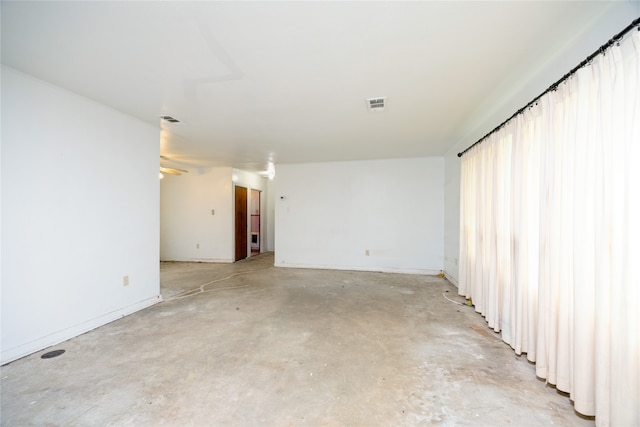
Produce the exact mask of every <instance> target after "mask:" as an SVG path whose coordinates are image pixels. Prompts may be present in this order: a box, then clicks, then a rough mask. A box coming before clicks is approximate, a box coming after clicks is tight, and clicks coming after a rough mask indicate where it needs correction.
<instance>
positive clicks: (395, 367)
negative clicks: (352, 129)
mask: <svg viewBox="0 0 640 427" xmlns="http://www.w3.org/2000/svg"><path fill="white" fill-rule="evenodd" d="M161 286H162V294H163V296H164V298H165V302H163V303H160V304H158V305H156V306H153V307H151V308H149V309H146V310H143V311H141V312H138V313H136V314H133V315H131V316H128V317H125V318H123V319H120V320H118V321H115V322H113V323H110V324H108V325H105V326H103V327H101V328H98V329H96V330H94V331H92V332H89V333H86V334H84V335H81V336H79V337H76V338H74V339H71V340H69V341H66V342H64V343H62V344H60V345H57V346H54V347H52V348H50V349H47V350H44V351H42V352H39V353H36V354H33V355H31V356H28V357H25V358H23V359H20V360H17V361H15V362H13V363H10V364H8V365H6V366H3V367H2V368H1V379H2V384H1V385H2V391H1V393H2V394H1V396H2V402H1V410H2V411H1V413H0V417H1V422H2V425H3V426H29V425H50V426H67V425H74V426H89V425H91V426H93V425H113V426H188V425H192V426H413V425H416V426H418V425H431V424H439V425H450V426H454V425H455V426H460V425H474V426H478V425H487V426H496V425H514V426H548V425H562V426H590V425H593V421H592V420H588V419H583V418H581V417H579V416H578V415H576V414H575V412H574V410H573V407H572V405H571V402H570V400H569V398H568V397H567V396H566V395H564V394H561V393H558V392H557V391H556V390H555V389H553V388H552V387H549V386H547V385H545V383H544V382H542V381H540V380H537V379H536V378H535V374H534V367H533V365H531V364H530V363H528V362H527V361H526V359H525V358H524V357H518V356H516V355H515V354H514V353H513V351H512V350H511V349H510V348H509V347H508V346H507V345H506V344H504V343H503V342H502V341H501V339H500V337H499V336H498V335H497V334H495V333H493V332H492V331H491V330H489V329H488V328H487V327H486V323H485V321H484V319H483V318H482V317H481V316H480V315H478V314H477V313H475V312H474V311H473V309H472V308H470V307H466V306H460V305H456V304H455V303H453V302H450V301H449V300H447V299H446V298H445V296H446V297H448V298H449V299H451V300H454V301H460V302H461V301H462V298H460V297H458V296H457V295H456V289H455V288H454V287H453V286H452V285H451V284H450V283H449V282H447V281H446V280H444V279H440V278H438V277H433V276H419V275H404V274H384V273H372V272H353V271H331V270H305V269H284V268H275V267H273V256H272V254H263V255H260V256H257V257H253V258H251V259H249V260H246V261H243V262H239V263H236V264H198V263H162V266H161ZM81 303H82V301H78V304H81ZM55 349H64V350H66V352H65V353H64V354H62V355H60V356H58V357H55V358H51V359H42V358H41V357H40V356H41V355H42V354H44V353H46V352H47V351H50V350H55Z"/></svg>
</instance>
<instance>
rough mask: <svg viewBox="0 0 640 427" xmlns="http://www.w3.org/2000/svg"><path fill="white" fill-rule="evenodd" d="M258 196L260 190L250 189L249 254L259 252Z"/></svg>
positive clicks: (259, 195) (260, 239)
mask: <svg viewBox="0 0 640 427" xmlns="http://www.w3.org/2000/svg"><path fill="white" fill-rule="evenodd" d="M260 197H261V191H259V190H253V189H252V190H251V210H250V213H251V224H250V225H251V231H250V233H251V256H253V255H258V254H259V253H260V242H261V241H262V238H261V233H260Z"/></svg>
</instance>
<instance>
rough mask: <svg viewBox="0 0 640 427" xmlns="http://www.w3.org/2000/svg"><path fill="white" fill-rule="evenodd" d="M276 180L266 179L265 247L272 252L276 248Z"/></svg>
mask: <svg viewBox="0 0 640 427" xmlns="http://www.w3.org/2000/svg"><path fill="white" fill-rule="evenodd" d="M275 183H276V181H275V180H267V206H266V212H267V238H266V245H267V246H266V249H267V251H269V252H273V251H275V250H276V239H275V235H276V229H275V218H276V204H275V200H276V197H275V196H276V184H275Z"/></svg>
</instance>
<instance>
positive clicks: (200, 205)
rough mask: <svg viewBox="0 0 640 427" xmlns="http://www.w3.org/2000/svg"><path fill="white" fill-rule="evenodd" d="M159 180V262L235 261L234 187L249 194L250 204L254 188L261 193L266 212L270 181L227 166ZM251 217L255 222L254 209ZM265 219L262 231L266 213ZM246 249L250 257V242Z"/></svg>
mask: <svg viewBox="0 0 640 427" xmlns="http://www.w3.org/2000/svg"><path fill="white" fill-rule="evenodd" d="M232 179H235V183H234V181H233V180H232ZM160 181H161V182H160V259H161V260H162V261H192V262H234V258H235V257H234V255H235V252H234V245H235V239H234V209H235V206H234V191H233V189H234V185H240V186H242V187H246V188H247V189H248V190H249V191H248V202H249V204H250V203H251V199H250V194H251V191H250V190H251V189H255V190H260V191H262V200H261V211H264V210H265V209H266V203H267V197H268V192H267V191H266V189H267V185H266V182H265V181H266V180H265V179H264V178H263V177H261V176H260V175H258V174H255V173H251V172H246V171H243V170H239V169H233V168H229V167H224V168H207V169H189V173H186V174H183V175H180V176H172V175H166V176H165V177H164V178H163V179H162V180H160ZM212 210H213V211H214V212H213V214H212ZM247 215H248V216H247V223H248V224H250V221H251V217H250V210H249V209H248V210H247ZM260 219H261V226H260V228H261V229H262V230H264V229H265V228H266V227H267V226H268V222H267V221H268V218H267V216H266V215H265V216H264V217H261V218H260ZM247 250H248V253H251V244H250V241H247ZM264 250H266V248H264V247H261V251H264Z"/></svg>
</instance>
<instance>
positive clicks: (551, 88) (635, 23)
mask: <svg viewBox="0 0 640 427" xmlns="http://www.w3.org/2000/svg"><path fill="white" fill-rule="evenodd" d="M634 27H638V31H640V18H637V19H635V20H634V21H633V22H631V24H629V25H628V26H627V27H626V28H625V29H624V30H622V31H621V32H620V33H618V34H616V35H615V36H613V38H612V39H611V40H609V41H608V42H606V43H605V44H603V45H602V46H600V47H599V48H598V49H597V50H596V51H595V52H593V53H592V54H591V55H589V56H588V57H587V59H585V60H584V61H582V62H581V63H580V64H578V66H576V67H575V68H574V69H572V70H571V71H569V72H568V73H567V74H565V75H564V76H562V78H561V79H560V80H558V81H557V82H555V83H554V84H552V85H551V86H549V87H548V88H547V90H545V91H544V92H542V93H541V94H540V95H538V96H536V97H535V98H534V99H533V100H531V101H529V103H528V104H527V105H525V106H524V107H522V108H521V109H519V110H518V111H516V112H515V113H513V115H512V116H511V117H509V118H508V119H507V120H505V121H504V122H502V123H500V124H499V125H498V126H496V127H495V128H493V130H492V131H490V132H489V133H488V134H486V135H485V136H483V137H482V138H480V139H479V140H477V141H476V142H474V143H473V144H472V145H470V146H469V147H467V148H466V149H465V150H464V151H462V152H460V153H458V157H462V155H463V154H464V153H466V152H467V151H469V150H471V149H472V148H473V147H475V146H476V145H478V144H480V143H481V142H482V141H484V140H485V139H486V138H487V137H488V136H489V135H491V134H492V133H494V132H497V131H498V130H500V128H502V127H503V126H504V125H506V124H507V123H508V122H509V121H510V120H511V119H513V118H514V117H516V116H517V115H518V114H520V113H522V112H523V111H524V110H526V109H527V108H528V107H530V106H532V105H533V104H534V103H535V102H537V101H538V100H539V99H540V98H542V97H543V96H544V95H546V94H547V93H549V92H551V91H554V90H556V89H557V88H558V86H559V85H560V84H561V83H562V82H564V81H565V80H567V79H568V78H569V77H571V76H572V75H574V74H575V73H576V71H578V70H579V69H580V68H582V67H584V66H585V65H587V64H588V63H589V62H591V61H592V60H593V58H595V57H596V56H598V55H600V54H604V51H605V50H606V49H607V48H609V47H610V46H611V45H613V44H614V43H617V42H618V41H620V39H622V37H624V35H625V34H627V33H628V32H629V31H631V30H632V29H633V28H634Z"/></svg>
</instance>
